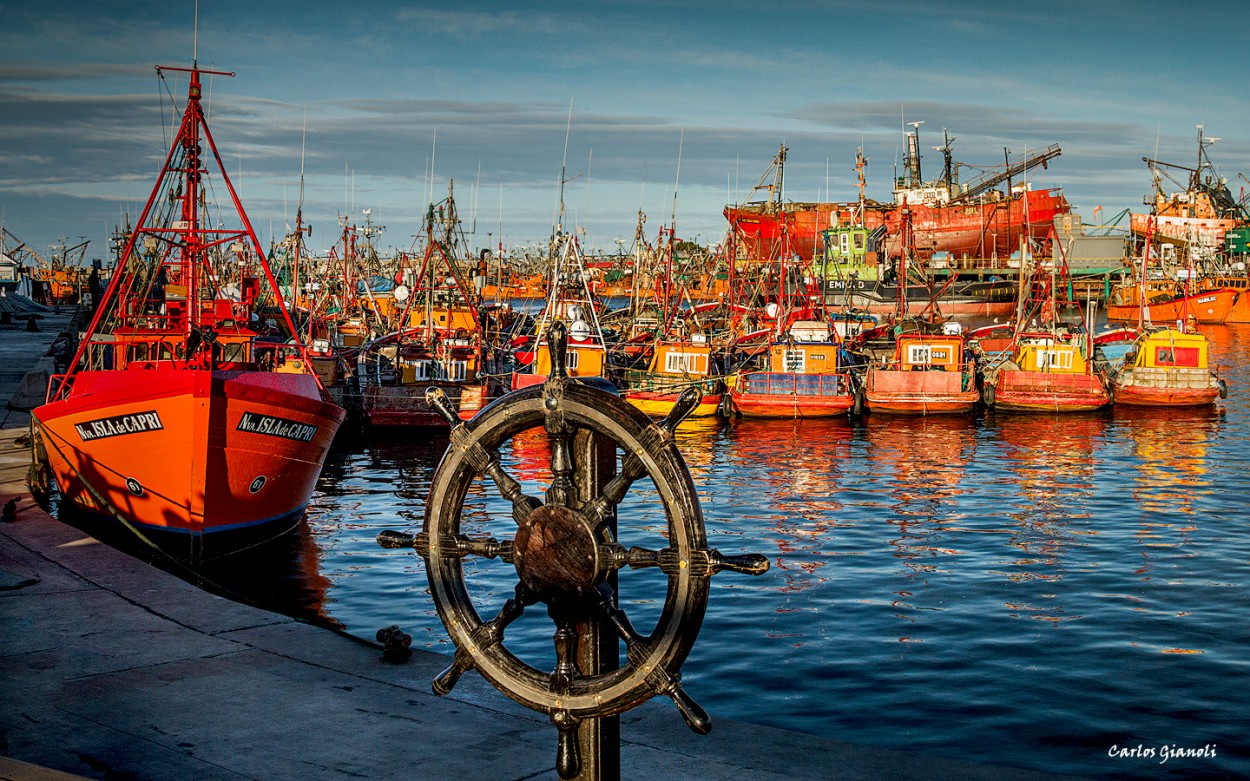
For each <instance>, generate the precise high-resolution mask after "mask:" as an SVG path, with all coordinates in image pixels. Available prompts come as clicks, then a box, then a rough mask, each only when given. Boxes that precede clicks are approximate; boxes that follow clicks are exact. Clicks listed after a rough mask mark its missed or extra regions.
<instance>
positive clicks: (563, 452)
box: [547, 429, 577, 507]
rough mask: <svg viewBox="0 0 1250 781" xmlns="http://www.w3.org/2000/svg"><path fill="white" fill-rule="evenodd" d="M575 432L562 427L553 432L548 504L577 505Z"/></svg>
mask: <svg viewBox="0 0 1250 781" xmlns="http://www.w3.org/2000/svg"><path fill="white" fill-rule="evenodd" d="M573 471H574V465H573V432H572V431H570V430H567V429H562V430H560V431H556V432H555V433H553V434H551V486H550V487H549V488H548V489H547V504H555V505H560V506H561V507H575V506H576V500H577V485H576V484H575V483H574V482H573Z"/></svg>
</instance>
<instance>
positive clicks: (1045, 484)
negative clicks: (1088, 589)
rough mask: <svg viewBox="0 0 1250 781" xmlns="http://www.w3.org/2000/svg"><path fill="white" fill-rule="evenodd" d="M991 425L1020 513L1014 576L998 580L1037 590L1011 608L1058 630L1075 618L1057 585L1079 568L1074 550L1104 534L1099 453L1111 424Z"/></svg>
mask: <svg viewBox="0 0 1250 781" xmlns="http://www.w3.org/2000/svg"><path fill="white" fill-rule="evenodd" d="M992 425H993V426H994V427H995V429H996V431H997V434H998V438H999V441H1000V448H1001V452H1000V453H999V456H998V460H999V463H1000V464H1001V466H1002V468H1003V469H1004V470H1005V472H1006V477H1007V478H1008V479H1010V480H1011V481H1012V483H1013V484H1014V489H1015V490H1014V491H1013V492H1012V493H1013V494H1014V496H1015V499H1014V501H1013V505H1014V506H1012V507H1011V508H1010V509H1008V511H1007V515H1006V519H1007V521H1008V527H1007V532H1008V539H1007V544H1008V545H1009V546H1010V547H1011V548H1013V549H1014V550H1015V553H1014V558H1013V559H1012V560H1011V561H1010V562H1009V569H1007V570H1005V571H1000V572H997V573H996V574H999V575H1001V576H1003V577H1005V578H1006V579H1007V580H1008V581H1011V582H1013V583H1033V584H1035V586H1036V587H1035V588H1033V589H1031V590H1029V591H1025V592H1021V593H1020V596H1019V598H1014V599H1013V600H1012V601H1009V602H1007V603H1005V607H1007V609H1008V610H1009V611H1011V613H1010V614H1011V615H1012V616H1013V617H1019V618H1030V619H1035V620H1043V621H1051V622H1055V623H1058V622H1060V621H1063V620H1068V619H1072V618H1077V617H1078V616H1071V615H1066V612H1065V610H1064V608H1063V604H1062V603H1061V602H1060V601H1059V598H1058V594H1059V591H1058V590H1057V588H1056V586H1057V582H1058V581H1060V580H1062V579H1063V578H1064V576H1065V575H1066V574H1067V573H1068V572H1070V571H1071V570H1072V569H1073V568H1075V567H1078V566H1080V565H1081V563H1082V560H1081V558H1080V556H1079V554H1078V552H1077V551H1076V550H1075V549H1076V548H1078V547H1079V546H1081V545H1084V544H1085V543H1084V542H1083V538H1086V537H1089V536H1093V535H1097V534H1099V533H1100V529H1099V524H1098V521H1099V520H1100V517H1099V515H1098V513H1096V512H1095V510H1094V508H1095V506H1096V505H1097V504H1098V501H1099V496H1098V492H1097V488H1098V482H1099V477H1100V475H1099V467H1098V459H1097V451H1098V448H1099V447H1100V445H1101V444H1102V442H1103V441H1104V439H1105V437H1106V433H1107V427H1108V418H1107V416H1106V414H1103V413H1089V414H1076V415H1074V414H1066V415H1000V416H995V418H994V419H993V423H992ZM1108 517H1109V516H1108ZM1069 558H1071V559H1072V560H1071V561H1069Z"/></svg>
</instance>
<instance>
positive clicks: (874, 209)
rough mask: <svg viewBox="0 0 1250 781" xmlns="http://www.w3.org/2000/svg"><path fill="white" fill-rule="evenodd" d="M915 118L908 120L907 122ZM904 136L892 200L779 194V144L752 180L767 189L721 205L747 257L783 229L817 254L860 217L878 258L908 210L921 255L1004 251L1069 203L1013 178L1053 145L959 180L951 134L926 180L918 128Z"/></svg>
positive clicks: (896, 247)
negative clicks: (788, 198)
mask: <svg viewBox="0 0 1250 781" xmlns="http://www.w3.org/2000/svg"><path fill="white" fill-rule="evenodd" d="M919 124H920V123H913V127H915V126H917V125H919ZM906 142H907V157H906V160H905V162H904V170H905V175H904V176H903V177H900V178H899V179H898V181H897V186H896V187H895V188H894V202H893V203H879V202H877V201H873V200H865V199H862V198H861V199H860V200H859V201H851V202H845V203H836V202H825V203H815V202H793V201H792V202H785V201H783V200H782V186H783V184H784V170H785V158H786V152H787V150H786V148H785V147H784V146H783V147H781V151H780V152H779V153H778V155H777V157H776V158H774V160H773V163H772V166H771V167H770V168H769V170H768V171H767V172H766V173H765V174H764V176H763V177H761V179H760V182H759V183H758V184H757V185H756V191H761V190H762V191H765V192H767V193H768V197H767V199H766V200H764V201H755V202H748V203H744V204H733V205H729V206H726V207H725V218H726V219H728V220H729V224H730V226H732V227H733V229H734V231H735V233H736V234H737V235H738V237H739V240H740V241H741V242H743V243H744V244H745V245H746V251H747V253H748V255H752V256H754V257H761V258H765V257H775V256H776V253H777V251H778V248H779V246H780V245H781V243H782V240H783V237H785V238H786V239H787V240H788V244H789V248H790V249H791V250H792V251H793V252H795V253H797V254H798V256H799V257H800V258H802V259H804V260H811V259H812V258H813V257H818V256H819V254H820V251H821V248H822V238H821V234H822V232H823V231H825V230H827V229H829V228H833V227H837V226H839V225H861V226H863V227H864V228H866V229H867V231H868V232H869V233H872V232H873V231H876V230H877V229H878V228H884V233H885V235H884V237H883V238H882V240H881V244H880V246H878V247H877V248H876V249H875V250H874V251H875V252H876V254H879V255H880V256H881V257H882V258H885V257H897V256H898V254H899V253H900V251H901V248H902V234H903V231H902V223H903V219H904V211H907V212H908V215H907V216H908V218H909V219H910V220H911V223H912V229H913V230H914V232H915V247H916V251H917V252H918V253H919V254H920V256H921V257H924V258H928V257H930V256H931V255H932V254H933V253H937V252H946V253H949V254H950V256H951V257H952V258H955V259H962V258H991V257H994V256H998V257H1001V258H1004V259H1005V258H1006V257H1007V256H1009V255H1010V254H1011V253H1012V252H1014V251H1015V250H1016V249H1017V248H1019V246H1020V241H1021V239H1022V238H1024V237H1025V236H1030V237H1032V238H1033V239H1036V240H1038V241H1043V240H1045V239H1046V238H1047V236H1048V235H1049V233H1050V230H1051V226H1052V224H1053V223H1054V220H1055V217H1056V216H1058V215H1060V214H1067V213H1068V212H1069V211H1070V210H1071V207H1070V206H1069V204H1068V201H1067V199H1066V198H1065V197H1064V195H1063V192H1062V191H1061V190H1059V189H1041V190H1034V189H1031V188H1030V187H1028V186H1027V185H1022V184H1020V183H1015V184H1013V177H1019V176H1020V175H1022V174H1024V173H1025V172H1027V171H1028V170H1029V169H1031V168H1033V167H1034V166H1039V165H1040V166H1045V165H1046V163H1047V161H1049V160H1050V159H1051V158H1054V157H1057V156H1058V155H1059V154H1060V150H1059V147H1058V146H1057V145H1051V146H1049V147H1047V148H1046V149H1044V150H1041V151H1039V152H1030V153H1026V154H1024V155H1021V156H1018V157H1016V158H1013V159H1011V160H1009V161H1007V162H1005V163H1004V166H1003V168H1002V169H1000V170H996V171H992V172H990V173H988V174H985V175H983V176H981V177H978V178H976V179H974V180H971V181H968V182H964V183H960V182H958V181H957V178H956V175H955V170H956V168H955V165H954V163H953V161H952V159H951V152H950V139H947V143H946V144H945V146H943V147H940V149H941V150H942V151H943V152H944V154H945V159H946V168H945V173H944V175H943V176H942V178H940V179H937V180H933V181H927V182H926V181H924V180H923V179H922V177H921V171H920V151H919V150H920V140H919V129H918V128H916V129H915V130H914V131H913V132H910V133H907V134H906ZM1015 181H1017V182H1018V180H1015ZM1004 183H1006V184H1008V185H1009V187H1008V190H1007V191H1006V192H1004V191H1003V190H999V189H996V188H997V187H998V186H999V185H1000V184H1004Z"/></svg>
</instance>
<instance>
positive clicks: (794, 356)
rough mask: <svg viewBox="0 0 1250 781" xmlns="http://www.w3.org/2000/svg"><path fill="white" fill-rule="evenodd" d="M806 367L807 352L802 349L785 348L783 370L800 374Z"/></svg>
mask: <svg viewBox="0 0 1250 781" xmlns="http://www.w3.org/2000/svg"><path fill="white" fill-rule="evenodd" d="M806 368H807V352H806V351H804V350H786V358H785V370H786V371H788V372H795V373H796V374H802V373H803V372H804V371H806Z"/></svg>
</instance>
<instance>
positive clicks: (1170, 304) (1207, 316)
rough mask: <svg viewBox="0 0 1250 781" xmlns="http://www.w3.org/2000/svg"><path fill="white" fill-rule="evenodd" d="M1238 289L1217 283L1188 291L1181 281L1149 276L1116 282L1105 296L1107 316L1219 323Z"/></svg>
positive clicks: (1155, 320) (1115, 319)
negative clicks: (1217, 286) (1138, 279)
mask: <svg viewBox="0 0 1250 781" xmlns="http://www.w3.org/2000/svg"><path fill="white" fill-rule="evenodd" d="M1241 293H1242V291H1241V290H1238V289H1237V288H1234V287H1220V288H1211V289H1206V290H1194V291H1189V290H1186V289H1185V285H1184V284H1182V283H1181V282H1175V281H1171V280H1150V281H1148V282H1147V283H1146V284H1145V285H1144V286H1143V285H1141V284H1140V283H1129V284H1122V285H1117V286H1116V287H1115V288H1114V289H1113V290H1112V291H1111V298H1109V299H1108V300H1107V319H1108V320H1111V321H1115V322H1136V321H1139V320H1145V321H1146V322H1148V323H1175V322H1177V321H1181V322H1184V321H1186V320H1189V319H1191V318H1192V319H1193V320H1195V321H1196V322H1199V323H1204V324H1208V325H1219V324H1221V323H1223V322H1225V321H1226V320H1227V319H1228V316H1229V313H1231V312H1232V310H1233V307H1234V306H1235V305H1236V304H1237V300H1238V298H1239V297H1240V295H1241Z"/></svg>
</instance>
